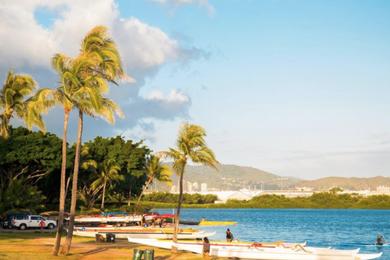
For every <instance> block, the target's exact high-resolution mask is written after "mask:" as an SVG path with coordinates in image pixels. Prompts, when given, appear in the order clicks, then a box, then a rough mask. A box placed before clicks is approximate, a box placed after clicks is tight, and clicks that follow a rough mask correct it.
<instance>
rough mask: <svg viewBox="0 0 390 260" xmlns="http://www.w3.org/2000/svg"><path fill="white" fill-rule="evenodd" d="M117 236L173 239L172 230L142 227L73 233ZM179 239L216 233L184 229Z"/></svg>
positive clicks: (90, 235) (87, 229) (80, 229)
mask: <svg viewBox="0 0 390 260" xmlns="http://www.w3.org/2000/svg"><path fill="white" fill-rule="evenodd" d="M108 233H111V234H115V237H116V238H119V239H127V238H128V237H131V238H141V239H142V238H149V239H172V237H173V229H172V228H142V227H123V228H120V227H119V228H76V229H75V230H74V231H73V234H74V235H75V236H82V237H95V236H96V234H101V235H103V236H104V237H105V236H106V234H108ZM177 235H178V239H199V238H203V237H208V236H213V235H215V232H205V231H199V230H194V229H183V230H181V231H180V232H179V233H178V234H177Z"/></svg>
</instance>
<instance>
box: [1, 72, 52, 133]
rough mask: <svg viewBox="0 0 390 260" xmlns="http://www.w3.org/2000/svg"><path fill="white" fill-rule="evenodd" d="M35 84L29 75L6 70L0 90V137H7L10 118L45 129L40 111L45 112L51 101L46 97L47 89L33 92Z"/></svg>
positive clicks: (29, 125)
mask: <svg viewBox="0 0 390 260" xmlns="http://www.w3.org/2000/svg"><path fill="white" fill-rule="evenodd" d="M36 87H37V85H36V83H35V81H34V80H33V78H32V77H31V76H29V75H22V74H15V73H13V72H12V71H9V72H8V75H7V78H6V80H5V81H4V85H3V87H2V89H1V92H0V113H1V114H0V137H3V138H5V139H6V138H8V137H9V127H10V121H11V118H13V117H14V116H15V115H16V116H17V117H19V118H21V119H22V120H23V121H24V122H25V124H26V125H27V127H28V128H29V129H31V128H32V127H33V126H34V125H35V126H37V127H38V128H39V129H40V130H41V131H45V130H46V128H45V124H44V122H43V119H42V113H45V112H47V110H48V108H49V107H50V105H51V102H50V101H48V100H47V99H46V97H47V96H48V95H49V94H50V92H49V91H47V90H45V89H41V90H39V91H37V92H36V93H35V94H33V91H34V89H36Z"/></svg>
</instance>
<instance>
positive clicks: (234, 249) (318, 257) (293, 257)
mask: <svg viewBox="0 0 390 260" xmlns="http://www.w3.org/2000/svg"><path fill="white" fill-rule="evenodd" d="M128 241H129V242H131V243H137V244H143V245H148V246H154V247H159V248H165V249H171V248H172V246H175V247H176V248H177V249H178V250H183V251H189V252H193V253H197V254H201V253H202V251H203V242H202V241H179V242H177V243H174V242H173V241H172V240H158V239H136V238H131V237H129V238H128ZM210 255H211V256H216V257H237V258H243V259H264V260H265V259H266V260H335V259H337V260H368V259H375V258H378V257H380V256H381V255H382V253H378V254H359V249H355V250H336V249H330V248H314V247H306V246H305V244H299V243H297V244H293V243H280V242H275V243H246V242H232V243H226V242H211V243H210Z"/></svg>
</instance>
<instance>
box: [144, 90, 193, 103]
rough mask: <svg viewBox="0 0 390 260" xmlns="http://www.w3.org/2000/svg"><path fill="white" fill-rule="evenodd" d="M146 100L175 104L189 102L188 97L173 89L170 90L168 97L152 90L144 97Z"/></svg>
mask: <svg viewBox="0 0 390 260" xmlns="http://www.w3.org/2000/svg"><path fill="white" fill-rule="evenodd" d="M146 99H148V100H155V101H160V102H166V103H176V104H184V103H188V102H189V101H190V98H189V97H188V96H186V95H185V94H183V93H182V92H180V91H178V90H175V89H174V90H171V92H170V93H169V94H168V95H164V93H163V92H161V91H159V90H154V91H152V92H151V93H150V94H149V95H148V96H147V97H146Z"/></svg>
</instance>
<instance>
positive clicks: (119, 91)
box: [0, 0, 205, 138]
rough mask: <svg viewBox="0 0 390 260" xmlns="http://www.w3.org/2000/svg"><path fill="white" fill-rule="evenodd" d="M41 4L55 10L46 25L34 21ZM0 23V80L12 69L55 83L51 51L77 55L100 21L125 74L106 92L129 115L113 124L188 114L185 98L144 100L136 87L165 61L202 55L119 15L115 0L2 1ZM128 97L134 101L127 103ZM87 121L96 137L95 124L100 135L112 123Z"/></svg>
mask: <svg viewBox="0 0 390 260" xmlns="http://www.w3.org/2000/svg"><path fill="white" fill-rule="evenodd" d="M40 8H43V9H45V10H50V12H52V13H53V14H54V17H53V20H52V21H51V24H49V25H47V24H45V25H43V24H40V23H39V22H38V20H37V18H36V17H35V14H36V12H37V10H40ZM0 21H1V23H0V39H1V40H0V73H1V75H0V78H1V77H4V75H5V73H6V70H8V69H9V68H13V69H15V70H16V71H23V72H27V73H31V74H33V76H34V78H36V79H37V80H38V82H39V83H40V85H43V86H55V85H56V84H57V83H56V77H55V74H54V73H53V71H52V69H51V68H50V59H51V57H52V56H53V55H54V54H55V53H56V52H64V53H66V54H68V55H75V54H77V52H78V50H79V46H80V42H81V40H82V37H83V36H84V35H85V33H86V32H87V31H88V30H90V29H91V28H92V27H94V26H96V25H105V26H107V27H108V28H109V29H110V33H111V35H112V37H113V38H114V40H115V41H116V42H117V44H118V48H119V51H120V53H121V55H122V60H123V64H124V67H125V69H126V71H127V73H128V74H129V77H128V78H127V79H124V80H123V81H121V82H120V83H121V85H122V87H119V88H113V89H112V91H111V94H110V95H111V96H112V97H113V98H114V99H115V100H116V101H117V102H119V104H120V105H121V106H122V109H123V110H124V112H125V114H130V115H131V116H126V119H124V120H118V121H117V125H118V127H119V128H123V129H131V128H133V127H135V126H136V125H137V124H138V125H139V124H141V123H142V120H143V119H144V118H153V119H160V120H174V119H177V118H187V117H188V109H189V106H190V104H191V101H190V98H189V97H187V96H185V95H184V94H182V93H180V92H178V91H176V90H173V91H171V92H170V93H169V94H168V95H166V96H164V95H161V98H160V99H153V98H152V99H148V98H145V97H142V96H140V94H139V91H140V87H142V86H143V85H144V83H145V79H146V78H148V77H152V76H154V75H156V73H157V72H158V70H159V69H160V68H161V67H162V66H164V65H165V64H167V63H172V62H178V63H182V62H188V61H189V60H192V59H197V58H199V57H200V56H204V55H205V54H204V53H202V51H201V50H199V49H197V48H195V47H189V48H185V47H183V46H182V45H181V44H180V43H179V42H178V41H177V40H176V39H174V38H171V37H170V36H169V35H168V34H166V33H165V32H164V31H162V30H161V29H160V28H158V27H155V26H152V25H149V24H146V23H145V22H143V21H141V20H139V19H137V18H135V17H130V18H121V17H120V10H119V9H118V6H117V5H116V3H115V1H114V0H83V1H79V0H20V1H13V0H3V2H2V4H1V5H0ZM131 83H132V84H131ZM134 83H135V84H134ZM129 100H132V101H133V103H132V104H129ZM54 113H55V114H56V115H55V116H53V115H49V117H48V119H49V120H47V121H48V123H47V124H48V129H49V130H51V128H50V127H52V128H54V129H55V132H60V129H61V128H60V125H61V124H60V123H58V122H57V121H58V119H59V118H60V117H59V116H58V113H59V111H58V110H57V111H56V112H54ZM121 121H122V122H121ZM86 124H90V127H91V129H92V130H90V132H89V133H88V132H86V136H88V137H89V138H91V137H94V136H95V135H96V133H95V132H93V129H96V128H97V127H98V128H99V134H101V135H111V134H112V127H111V126H109V125H106V124H105V123H96V121H95V122H93V121H90V122H89V121H88V120H87V122H86ZM87 129H89V127H86V130H87ZM87 131H88V130H87Z"/></svg>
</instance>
